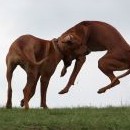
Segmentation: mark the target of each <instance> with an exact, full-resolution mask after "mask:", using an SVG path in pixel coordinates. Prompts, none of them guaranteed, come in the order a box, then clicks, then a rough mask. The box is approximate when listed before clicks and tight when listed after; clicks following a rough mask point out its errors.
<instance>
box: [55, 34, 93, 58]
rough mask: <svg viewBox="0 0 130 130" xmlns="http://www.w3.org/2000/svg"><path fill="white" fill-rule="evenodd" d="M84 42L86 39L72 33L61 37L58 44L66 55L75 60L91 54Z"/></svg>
mask: <svg viewBox="0 0 130 130" xmlns="http://www.w3.org/2000/svg"><path fill="white" fill-rule="evenodd" d="M84 41H85V40H84V37H82V36H78V35H75V34H73V33H72V34H67V35H63V36H61V37H59V38H58V41H57V42H58V45H59V46H60V48H61V50H62V51H63V53H64V54H65V55H71V56H72V57H73V59H75V58H77V57H79V56H82V55H87V54H89V53H90V50H89V49H88V48H87V45H86V44H85V42H84Z"/></svg>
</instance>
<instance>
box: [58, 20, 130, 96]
mask: <svg viewBox="0 0 130 130" xmlns="http://www.w3.org/2000/svg"><path fill="white" fill-rule="evenodd" d="M58 44H59V45H60V49H61V50H62V52H63V53H64V54H65V55H64V63H65V66H64V68H63V70H62V73H61V76H64V75H65V73H66V71H67V70H66V69H67V67H68V66H69V65H71V62H72V60H74V59H76V62H75V67H74V70H73V72H72V74H71V77H70V80H69V82H68V84H67V85H66V87H65V88H64V89H63V90H61V91H60V92H59V93H60V94H64V93H67V92H68V91H69V88H70V87H71V85H73V84H74V81H75V79H76V76H77V75H78V73H79V71H80V69H81V67H82V65H83V63H84V62H85V55H86V54H89V53H90V52H93V51H105V50H107V53H106V54H105V55H104V56H103V57H102V58H101V59H99V61H98V68H99V69H100V70H101V71H102V72H103V73H104V74H105V75H106V76H108V78H109V79H110V80H111V83H110V84H109V85H107V86H105V87H103V88H101V89H99V90H98V93H104V92H105V91H106V90H107V89H110V88H112V87H114V86H116V85H118V84H119V83H120V81H119V79H120V78H122V77H124V76H126V75H128V74H130V46H129V45H128V44H127V42H126V41H125V40H124V38H123V37H122V35H121V34H120V33H119V32H118V31H117V30H116V29H115V28H114V27H113V26H111V25H109V24H107V23H104V22H99V21H83V22H81V23H79V24H77V25H75V26H74V27H72V28H70V29H69V30H68V31H66V32H65V33H63V34H62V35H61V36H60V37H59V38H58ZM65 52H66V53H65ZM126 69H128V71H127V72H125V73H124V74H122V75H120V76H117V77H116V76H115V75H114V74H113V71H120V70H126Z"/></svg>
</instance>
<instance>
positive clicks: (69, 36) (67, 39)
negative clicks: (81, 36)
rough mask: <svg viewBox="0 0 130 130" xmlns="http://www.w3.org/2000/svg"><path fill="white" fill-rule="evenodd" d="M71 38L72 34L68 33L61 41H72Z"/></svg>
mask: <svg viewBox="0 0 130 130" xmlns="http://www.w3.org/2000/svg"><path fill="white" fill-rule="evenodd" d="M72 39H73V35H71V34H70V35H67V36H65V37H64V39H63V41H62V42H70V41H72Z"/></svg>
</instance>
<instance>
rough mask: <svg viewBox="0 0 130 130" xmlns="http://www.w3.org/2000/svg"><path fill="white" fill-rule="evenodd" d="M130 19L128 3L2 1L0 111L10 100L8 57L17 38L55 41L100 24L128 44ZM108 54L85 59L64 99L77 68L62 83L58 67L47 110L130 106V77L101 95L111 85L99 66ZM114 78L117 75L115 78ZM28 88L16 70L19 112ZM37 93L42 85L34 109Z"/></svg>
mask: <svg viewBox="0 0 130 130" xmlns="http://www.w3.org/2000/svg"><path fill="white" fill-rule="evenodd" d="M129 13H130V1H129V0H0V61H1V62H0V72H1V73H0V83H1V84H0V105H1V106H5V103H6V97H7V82H6V78H5V74H6V65H5V57H6V54H7V52H8V49H9V47H10V45H11V43H12V42H13V41H14V40H15V39H16V38H18V37H19V36H21V35H23V34H32V35H35V36H37V37H39V38H43V39H50V40H51V39H52V38H54V37H59V36H60V35H61V34H62V33H63V32H65V31H66V30H67V29H69V28H70V27H72V26H74V25H75V24H77V23H79V22H81V21H83V20H98V21H105V22H107V23H109V24H111V25H113V26H114V27H116V28H117V29H118V30H119V31H120V33H121V34H122V35H123V37H124V38H125V39H126V41H127V42H128V43H130V15H129ZM104 54H105V52H96V53H91V54H90V55H89V56H87V60H86V63H85V64H84V66H83V67H82V70H81V72H80V74H79V75H78V77H77V80H76V82H75V85H74V86H73V87H72V88H71V89H70V91H69V93H67V94H65V95H58V92H59V91H60V90H61V89H62V88H63V87H65V84H66V83H67V81H68V79H69V76H70V73H71V71H72V68H73V65H72V66H71V67H70V68H69V69H68V73H67V75H66V76H65V77H63V78H60V71H61V68H62V66H63V63H62V62H60V64H59V65H58V66H57V69H56V71H55V73H54V75H53V76H52V78H51V80H50V84H49V87H48V93H47V104H48V106H49V107H51V108H54V107H77V106H97V107H103V106H108V105H113V106H120V105H130V76H127V77H125V78H123V79H121V84H120V85H118V86H117V87H115V88H113V89H111V90H108V91H107V92H106V93H105V94H102V95H99V94H97V90H98V89H99V88H101V87H104V86H105V85H107V84H108V83H110V81H109V79H108V78H107V77H106V76H105V75H104V74H103V73H102V72H101V71H100V70H99V69H98V66H97V62H98V59H99V58H100V57H101V56H103V55H104ZM116 74H117V75H119V73H117V72H116ZM25 83H26V74H25V72H24V71H23V70H22V69H21V68H20V67H17V69H16V70H15V72H14V76H13V83H12V86H13V106H19V104H20V100H21V99H22V98H23V92H22V89H23V88H24V86H25ZM39 90H40V87H39V83H38V85H37V89H36V93H35V96H34V97H33V98H32V100H31V101H30V106H31V107H39V105H40V93H39Z"/></svg>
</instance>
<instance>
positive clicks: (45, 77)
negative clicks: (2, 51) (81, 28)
mask: <svg viewBox="0 0 130 130" xmlns="http://www.w3.org/2000/svg"><path fill="white" fill-rule="evenodd" d="M62 57H63V56H62V54H61V52H60V49H59V47H58V46H57V43H56V42H55V40H52V41H48V40H43V39H39V38H37V37H34V36H31V35H24V36H21V37H19V38H18V39H17V40H16V41H15V42H14V43H13V44H12V45H11V47H10V49H9V52H8V54H7V57H6V64H7V81H8V98H7V103H6V107H7V108H11V107H12V87H11V80H12V74H13V71H14V69H15V68H16V66H17V65H20V66H21V67H22V68H23V69H24V70H25V72H26V73H27V83H26V86H25V88H24V90H23V93H24V99H23V100H21V106H25V109H28V108H29V104H28V102H29V100H30V99H31V97H32V96H33V95H34V93H35V89H36V84H37V81H38V79H39V77H40V82H41V107H44V108H47V105H46V91H47V87H48V84H49V80H50V78H51V76H52V74H53V73H54V71H55V69H56V66H57V65H58V63H59V62H60V61H61V59H62Z"/></svg>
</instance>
